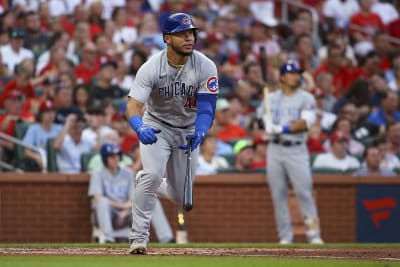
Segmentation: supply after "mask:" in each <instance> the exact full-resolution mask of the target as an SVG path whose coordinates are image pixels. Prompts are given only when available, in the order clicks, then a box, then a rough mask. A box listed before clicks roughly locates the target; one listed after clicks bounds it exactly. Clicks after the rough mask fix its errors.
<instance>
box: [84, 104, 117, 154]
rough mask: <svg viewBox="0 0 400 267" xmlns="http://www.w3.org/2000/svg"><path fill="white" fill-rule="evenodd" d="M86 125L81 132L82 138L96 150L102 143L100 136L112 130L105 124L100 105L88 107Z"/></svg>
mask: <svg viewBox="0 0 400 267" xmlns="http://www.w3.org/2000/svg"><path fill="white" fill-rule="evenodd" d="M86 121H87V127H86V128H85V129H84V130H83V132H82V139H84V140H86V141H88V142H89V143H90V144H91V146H92V148H93V149H94V150H96V151H98V150H99V149H100V146H101V145H102V144H101V143H100V136H103V135H105V134H107V133H109V132H111V131H112V129H111V127H110V126H107V125H105V116H104V110H102V109H101V108H100V107H90V108H89V109H88V111H87V118H86Z"/></svg>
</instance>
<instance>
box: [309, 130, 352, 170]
mask: <svg viewBox="0 0 400 267" xmlns="http://www.w3.org/2000/svg"><path fill="white" fill-rule="evenodd" d="M329 139H330V143H331V144H332V151H331V152H326V153H322V154H318V155H317V156H316V158H315V160H314V163H313V166H312V167H313V168H326V169H333V170H339V171H350V170H354V169H358V168H359V167H360V162H359V161H358V160H357V159H356V158H355V157H353V156H350V155H348V154H347V152H346V147H347V145H348V142H349V138H348V137H347V136H346V135H344V134H343V133H342V132H339V131H336V132H334V133H333V134H332V135H331V136H330V138H329Z"/></svg>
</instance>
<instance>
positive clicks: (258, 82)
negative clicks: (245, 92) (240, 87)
mask: <svg viewBox="0 0 400 267" xmlns="http://www.w3.org/2000/svg"><path fill="white" fill-rule="evenodd" d="M243 73H244V76H243V80H244V81H246V82H248V83H249V84H250V86H251V89H252V91H253V94H252V96H253V97H260V92H261V91H262V88H263V87H264V85H265V81H264V79H263V74H262V68H261V66H260V64H259V63H258V62H256V61H251V62H249V63H247V64H245V65H244V66H243Z"/></svg>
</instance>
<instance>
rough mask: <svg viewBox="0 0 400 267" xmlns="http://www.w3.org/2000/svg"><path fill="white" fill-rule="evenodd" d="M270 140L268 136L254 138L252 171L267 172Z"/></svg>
mask: <svg viewBox="0 0 400 267" xmlns="http://www.w3.org/2000/svg"><path fill="white" fill-rule="evenodd" d="M268 143H269V139H268V137H267V136H266V134H265V133H264V134H262V135H259V136H256V137H254V138H253V149H254V156H253V161H252V163H251V169H252V170H265V168H266V167H267V146H268Z"/></svg>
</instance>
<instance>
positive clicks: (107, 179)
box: [88, 167, 174, 243]
mask: <svg viewBox="0 0 400 267" xmlns="http://www.w3.org/2000/svg"><path fill="white" fill-rule="evenodd" d="M133 181H134V177H133V173H132V171H131V170H129V169H128V168H125V167H121V168H120V171H119V172H118V173H117V174H115V175H114V174H112V173H111V172H110V171H109V170H108V169H107V168H105V167H101V168H98V169H97V170H95V171H94V172H93V174H92V175H91V178H90V183H89V191H88V195H89V196H91V197H92V196H94V195H102V196H104V197H102V198H101V199H100V200H99V202H98V203H95V202H93V207H94V208H95V210H96V216H97V222H98V224H99V227H100V229H101V231H102V232H103V233H104V234H105V236H106V238H108V239H109V240H113V238H114V229H113V226H112V218H113V216H115V215H116V214H117V212H118V209H116V208H113V207H111V206H110V204H109V199H111V200H114V201H117V202H121V203H122V202H125V201H127V200H129V199H132V197H133V195H134V183H133ZM130 218H131V217H130ZM152 224H153V226H154V230H155V233H156V236H157V239H158V240H159V241H160V242H161V243H165V242H168V241H170V240H171V239H173V238H174V236H173V233H172V229H171V226H170V225H169V222H168V220H167V218H166V216H165V214H164V210H163V208H162V205H161V203H160V201H159V200H157V201H156V205H155V208H154V211H153V218H152Z"/></svg>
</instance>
